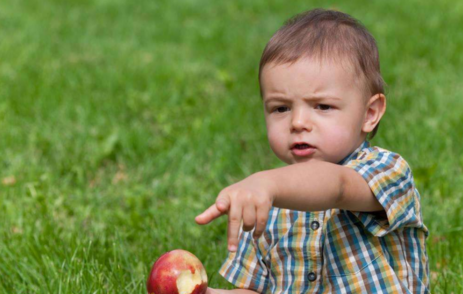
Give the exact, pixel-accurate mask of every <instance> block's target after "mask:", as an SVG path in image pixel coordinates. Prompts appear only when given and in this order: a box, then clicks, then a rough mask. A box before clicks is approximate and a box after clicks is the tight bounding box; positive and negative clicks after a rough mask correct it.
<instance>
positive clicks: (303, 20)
mask: <svg viewBox="0 0 463 294" xmlns="http://www.w3.org/2000/svg"><path fill="white" fill-rule="evenodd" d="M302 57H314V58H317V59H319V60H323V59H324V58H332V59H336V58H340V57H342V58H348V61H349V62H350V65H352V66H353V67H354V69H355V72H356V74H361V75H363V77H364V81H365V84H366V86H367V92H368V94H369V97H371V96H373V95H375V94H379V93H381V94H384V85H385V83H384V80H383V78H382V76H381V72H380V65H379V53H378V47H377V46H376V41H375V39H374V38H373V36H372V35H371V34H370V33H369V32H368V30H367V29H366V28H365V27H364V26H363V25H362V24H361V23H360V22H359V21H358V20H356V19H355V18H353V17H351V16H350V15H348V14H346V13H342V12H339V11H334V10H324V9H314V10H310V11H307V12H304V13H301V14H298V15H296V16H294V17H293V18H291V19H289V20H288V21H287V22H286V23H285V24H284V25H283V26H282V27H281V28H280V29H279V30H278V31H277V32H276V33H275V34H274V35H273V37H272V38H271V39H270V41H269V42H268V44H267V46H265V49H264V52H263V53H262V57H261V60H260V65H259V81H260V78H261V74H262V69H263V68H264V66H265V65H266V64H268V63H275V64H284V63H294V62H296V61H298V60H299V59H300V58H302ZM261 94H262V89H261ZM369 97H368V98H369ZM378 127H379V123H378V125H377V126H376V127H375V129H374V130H373V131H372V132H371V133H370V138H373V137H374V135H375V134H376V132H377V130H378Z"/></svg>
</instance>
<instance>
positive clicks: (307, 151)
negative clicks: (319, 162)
mask: <svg viewBox="0 0 463 294" xmlns="http://www.w3.org/2000/svg"><path fill="white" fill-rule="evenodd" d="M291 152H292V153H293V154H294V155H296V156H308V155H311V154H313V153H314V152H315V146H312V145H310V144H308V143H305V142H295V143H293V144H292V145H291Z"/></svg>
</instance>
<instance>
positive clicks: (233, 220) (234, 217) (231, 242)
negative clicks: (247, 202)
mask: <svg viewBox="0 0 463 294" xmlns="http://www.w3.org/2000/svg"><path fill="white" fill-rule="evenodd" d="M242 214H243V207H242V206H241V205H240V204H239V203H236V205H231V206H230V211H229V212H228V251H230V252H235V251H236V250H237V249H238V239H239V234H240V228H241V216H242Z"/></svg>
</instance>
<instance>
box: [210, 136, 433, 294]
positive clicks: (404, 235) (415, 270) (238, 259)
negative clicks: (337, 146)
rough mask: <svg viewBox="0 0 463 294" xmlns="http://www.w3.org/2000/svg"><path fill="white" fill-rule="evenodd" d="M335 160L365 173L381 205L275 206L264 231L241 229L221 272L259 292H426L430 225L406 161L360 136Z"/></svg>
mask: <svg viewBox="0 0 463 294" xmlns="http://www.w3.org/2000/svg"><path fill="white" fill-rule="evenodd" d="M339 164H341V165H344V166H346V167H350V168H353V169H354V170H356V171H357V172H358V173H359V174H360V175H362V176H363V177H364V178H365V180H366V181H367V182H368V185H369V186H370V188H371V190H372V191H373V193H374V194H375V196H376V198H377V199H378V201H379V203H381V205H382V206H383V207H384V211H382V212H377V213H366V212H353V211H346V210H340V209H330V210H327V211H318V212H304V211H295V210H288V209H280V208H276V207H273V208H272V209H271V210H270V213H269V220H268V222H267V227H266V230H265V232H264V234H263V236H262V237H261V238H259V239H258V240H257V241H254V240H253V238H252V232H241V238H240V243H239V247H238V251H237V252H235V253H229V255H228V258H227V259H226V261H225V262H224V264H223V265H222V267H221V268H220V270H219V273H220V274H221V275H222V276H223V277H224V278H225V279H227V280H228V281H229V282H231V283H232V284H234V285H235V286H236V287H238V288H244V289H250V290H254V291H257V292H259V293H429V276H428V275H429V268H428V258H427V254H426V244H425V242H426V237H427V235H428V231H427V228H426V227H425V226H424V224H423V221H422V217H421V209H420V195H419V193H418V191H417V190H416V188H415V185H414V182H413V177H412V174H411V171H410V168H409V166H408V165H407V163H406V162H405V160H404V159H403V158H402V157H400V156H399V155H398V154H396V153H393V152H390V151H387V150H384V149H382V148H378V147H370V144H369V143H368V142H367V141H365V142H364V143H363V144H362V145H361V146H360V147H359V148H358V149H357V150H356V151H355V152H353V153H352V154H351V155H349V156H348V157H347V158H345V159H344V160H342V161H341V162H340V163H339Z"/></svg>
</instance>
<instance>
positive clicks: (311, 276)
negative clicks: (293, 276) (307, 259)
mask: <svg viewBox="0 0 463 294" xmlns="http://www.w3.org/2000/svg"><path fill="white" fill-rule="evenodd" d="M307 277H308V278H309V281H311V282H313V281H315V280H316V279H317V275H316V274H315V273H314V272H311V273H309V275H308V276H307Z"/></svg>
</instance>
